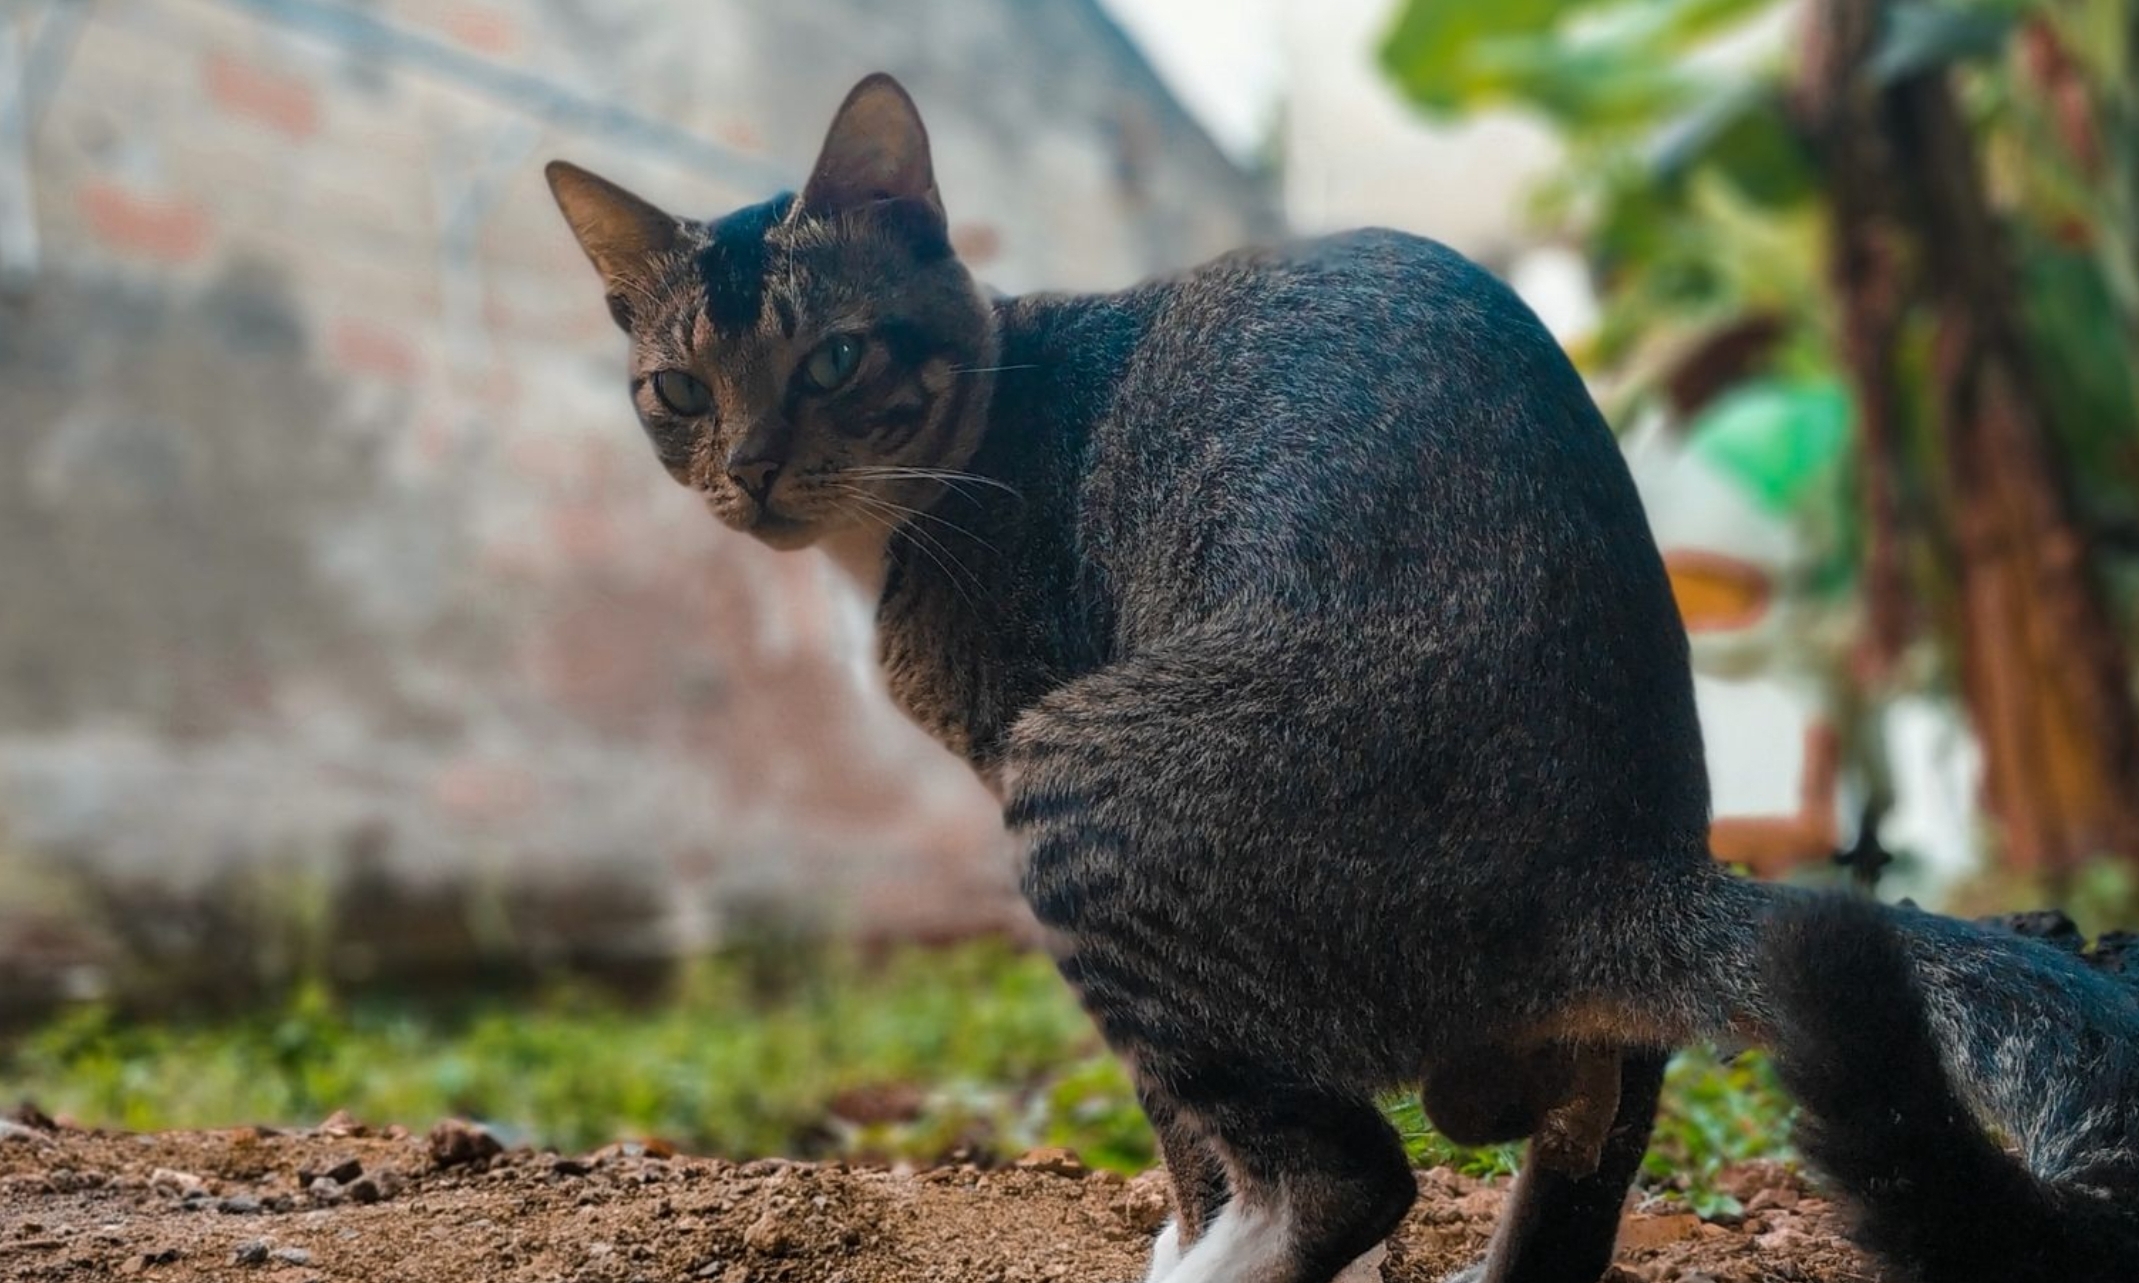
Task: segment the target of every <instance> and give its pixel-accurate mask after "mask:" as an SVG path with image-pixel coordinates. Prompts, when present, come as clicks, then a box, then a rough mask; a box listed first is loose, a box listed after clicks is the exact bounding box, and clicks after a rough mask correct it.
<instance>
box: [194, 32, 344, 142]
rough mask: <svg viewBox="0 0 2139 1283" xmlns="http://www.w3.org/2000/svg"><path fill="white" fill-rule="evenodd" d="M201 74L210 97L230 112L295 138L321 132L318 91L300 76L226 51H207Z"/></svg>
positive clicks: (217, 104)
mask: <svg viewBox="0 0 2139 1283" xmlns="http://www.w3.org/2000/svg"><path fill="white" fill-rule="evenodd" d="M201 75H202V80H203V81H204V82H205V84H206V87H207V90H208V99H209V101H211V102H213V103H214V104H215V105H216V106H217V107H220V108H222V109H223V110H224V111H225V112H227V113H229V114H230V115H233V116H239V117H242V118H244V119H247V120H251V121H256V122H258V123H259V124H262V125H266V126H267V127H268V128H270V129H273V130H275V131H277V132H278V133H282V134H286V135H288V136H289V137H291V138H295V139H303V138H310V137H311V136H312V135H313V134H316V133H318V132H319V94H318V93H317V92H316V91H314V90H313V88H312V86H311V85H309V84H307V83H305V81H304V80H303V79H302V78H301V77H298V76H293V75H290V74H288V73H287V72H280V71H272V70H269V69H268V68H265V67H258V66H254V65H253V64H251V63H249V62H244V61H241V60H240V59H237V58H234V57H232V56H231V55H229V54H227V53H213V54H210V55H208V58H207V62H206V65H205V66H204V67H203V68H202V73H201Z"/></svg>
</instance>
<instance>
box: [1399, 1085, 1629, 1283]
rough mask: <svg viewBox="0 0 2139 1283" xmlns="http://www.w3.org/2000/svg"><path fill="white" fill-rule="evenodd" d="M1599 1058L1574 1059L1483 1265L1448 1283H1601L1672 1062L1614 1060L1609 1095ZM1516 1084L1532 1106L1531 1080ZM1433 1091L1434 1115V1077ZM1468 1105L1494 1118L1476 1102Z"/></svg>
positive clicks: (1545, 1116) (1541, 1125)
mask: <svg viewBox="0 0 2139 1283" xmlns="http://www.w3.org/2000/svg"><path fill="white" fill-rule="evenodd" d="M1595 1055H1596V1053H1593V1052H1592V1053H1586V1054H1583V1055H1581V1056H1580V1057H1578V1059H1577V1060H1576V1062H1575V1063H1574V1065H1573V1072H1572V1073H1571V1074H1570V1075H1569V1076H1568V1078H1567V1079H1566V1081H1567V1084H1568V1088H1569V1090H1568V1094H1567V1095H1566V1096H1565V1098H1564V1099H1562V1100H1561V1101H1559V1102H1557V1103H1556V1104H1554V1105H1553V1106H1552V1107H1551V1108H1548V1109H1546V1110H1545V1111H1543V1113H1542V1114H1541V1115H1539V1117H1538V1119H1537V1123H1538V1126H1537V1130H1536V1131H1535V1133H1534V1134H1533V1135H1532V1136H1531V1140H1530V1145H1529V1149H1528V1151H1527V1153H1526V1154H1525V1155H1524V1160H1523V1167H1522V1171H1521V1173H1520V1174H1519V1175H1518V1176H1517V1177H1516V1180H1515V1188H1514V1190H1513V1192H1512V1193H1511V1195H1510V1196H1509V1198H1508V1201H1507V1205H1506V1207H1504V1208H1503V1209H1502V1211H1501V1214H1500V1224H1499V1225H1498V1226H1496V1227H1495V1229H1494V1231H1493V1241H1492V1244H1491V1246H1490V1247H1488V1248H1487V1250H1486V1258H1485V1260H1484V1261H1483V1262H1482V1263H1480V1264H1479V1265H1476V1266H1473V1267H1472V1268H1471V1269H1468V1270H1466V1271H1464V1272H1463V1273H1462V1274H1460V1275H1458V1276H1457V1277H1456V1279H1455V1280H1451V1283H1596V1281H1597V1280H1598V1279H1599V1278H1601V1277H1603V1275H1604V1272H1605V1270H1606V1269H1607V1268H1608V1267H1609V1266H1610V1265H1611V1260H1612V1248H1613V1245H1614V1244H1615V1243H1616V1242H1617V1241H1618V1237H1619V1221H1620V1215H1621V1212H1622V1211H1623V1209H1624V1206H1625V1203H1626V1194H1627V1188H1628V1186H1629V1185H1630V1184H1632V1182H1633V1179H1634V1173H1635V1172H1636V1170H1637V1169H1639V1168H1640V1166H1641V1157H1642V1154H1643V1152H1644V1151H1646V1150H1647V1149H1648V1146H1649V1130H1650V1128H1651V1126H1652V1125H1653V1124H1654V1123H1655V1121H1656V1100H1657V1095H1658V1093H1659V1092H1660V1090H1661V1089H1662V1087H1663V1081H1664V1062H1665V1060H1666V1059H1667V1058H1668V1056H1667V1053H1665V1052H1662V1051H1655V1050H1648V1049H1628V1050H1624V1051H1621V1052H1619V1053H1617V1055H1616V1056H1614V1059H1615V1060H1616V1062H1617V1063H1616V1066H1609V1068H1610V1069H1611V1076H1612V1077H1613V1079H1614V1081H1613V1082H1612V1083H1611V1084H1610V1088H1611V1090H1610V1091H1607V1089H1606V1087H1605V1085H1604V1084H1603V1083H1601V1082H1600V1081H1599V1074H1598V1069H1597V1064H1596V1061H1595ZM1480 1081H1482V1080H1480ZM1510 1081H1511V1082H1512V1083H1514V1084H1515V1085H1516V1087H1517V1089H1518V1091H1519V1092H1520V1093H1522V1094H1523V1095H1524V1099H1525V1100H1532V1099H1534V1096H1533V1095H1531V1094H1529V1093H1530V1092H1531V1089H1532V1088H1533V1087H1534V1086H1535V1084H1536V1082H1537V1081H1538V1077H1537V1075H1536V1074H1535V1073H1525V1072H1521V1071H1518V1072H1513V1073H1511V1074H1510ZM1448 1086H1449V1084H1447V1083H1444V1084H1443V1090H1444V1091H1446V1090H1447V1089H1448ZM1428 1091H1429V1096H1428V1105H1427V1112H1428V1115H1429V1116H1432V1115H1433V1109H1434V1106H1433V1101H1432V1097H1431V1094H1430V1093H1431V1091H1432V1080H1431V1079H1429V1087H1428ZM1614 1095H1615V1096H1616V1102H1614V1101H1613V1100H1612V1099H1611V1098H1612V1096H1614ZM1452 1103H1454V1102H1452ZM1462 1107H1464V1108H1468V1109H1470V1110H1473V1111H1475V1112H1477V1113H1479V1114H1487V1113H1490V1112H1491V1109H1490V1107H1489V1106H1488V1105H1486V1104H1485V1103H1482V1102H1480V1101H1478V1100H1477V1099H1476V1098H1475V1097H1473V1098H1472V1099H1471V1100H1469V1101H1467V1102H1462Z"/></svg>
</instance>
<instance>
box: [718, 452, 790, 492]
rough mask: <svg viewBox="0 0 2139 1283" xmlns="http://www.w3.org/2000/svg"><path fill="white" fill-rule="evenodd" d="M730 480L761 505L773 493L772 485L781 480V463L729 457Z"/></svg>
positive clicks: (773, 460)
mask: <svg viewBox="0 0 2139 1283" xmlns="http://www.w3.org/2000/svg"><path fill="white" fill-rule="evenodd" d="M728 478H729V480H731V481H733V482H735V484H737V485H739V486H741V487H742V488H743V490H744V491H745V492H746V493H748V494H749V496H750V497H751V498H753V499H755V500H757V501H758V502H759V503H763V502H765V496H767V495H769V494H771V493H772V483H773V482H775V481H778V480H779V479H780V461H779V460H778V459H767V458H762V457H760V458H741V457H738V456H736V455H732V454H731V455H729V456H728Z"/></svg>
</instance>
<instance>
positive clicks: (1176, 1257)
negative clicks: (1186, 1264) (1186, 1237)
mask: <svg viewBox="0 0 2139 1283" xmlns="http://www.w3.org/2000/svg"><path fill="white" fill-rule="evenodd" d="M1180 1263H1181V1227H1180V1226H1179V1225H1176V1224H1174V1223H1173V1222H1172V1221H1168V1222H1166V1227H1165V1228H1164V1229H1162V1230H1160V1231H1159V1236H1158V1237H1157V1238H1155V1239H1153V1240H1152V1241H1151V1268H1150V1269H1148V1270H1146V1271H1144V1283H1164V1281H1165V1278H1166V1276H1167V1275H1169V1274H1171V1273H1173V1271H1174V1267H1175V1266H1176V1265H1179V1264H1180Z"/></svg>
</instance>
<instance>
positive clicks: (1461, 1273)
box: [1441, 1261, 1485, 1283]
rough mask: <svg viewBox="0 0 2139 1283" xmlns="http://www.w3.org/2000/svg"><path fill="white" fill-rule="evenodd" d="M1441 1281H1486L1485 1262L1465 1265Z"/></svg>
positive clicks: (1447, 1282)
mask: <svg viewBox="0 0 2139 1283" xmlns="http://www.w3.org/2000/svg"><path fill="white" fill-rule="evenodd" d="M1441 1283H1485V1262H1484V1261H1480V1262H1478V1263H1477V1264H1476V1265H1469V1266H1465V1267H1464V1268H1462V1269H1460V1270H1457V1271H1456V1272H1455V1273H1454V1274H1451V1275H1449V1276H1448V1277H1447V1278H1444V1279H1442V1280H1441Z"/></svg>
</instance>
